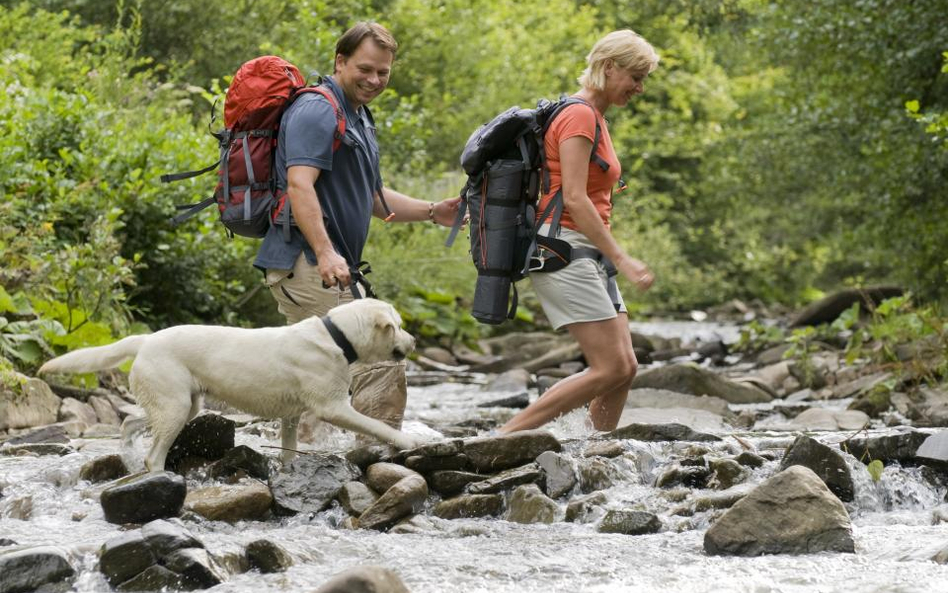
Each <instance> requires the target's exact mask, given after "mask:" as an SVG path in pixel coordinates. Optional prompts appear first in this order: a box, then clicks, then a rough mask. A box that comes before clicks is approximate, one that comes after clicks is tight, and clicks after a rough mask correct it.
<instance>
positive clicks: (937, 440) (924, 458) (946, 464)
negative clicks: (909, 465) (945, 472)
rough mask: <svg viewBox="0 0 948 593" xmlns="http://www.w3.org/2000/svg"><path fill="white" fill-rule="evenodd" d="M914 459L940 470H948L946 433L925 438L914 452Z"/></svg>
mask: <svg viewBox="0 0 948 593" xmlns="http://www.w3.org/2000/svg"><path fill="white" fill-rule="evenodd" d="M915 459H916V460H918V461H919V462H920V463H925V464H927V465H931V466H933V467H937V468H940V469H946V468H948V431H942V432H937V433H935V434H933V435H931V436H929V437H928V438H926V439H925V441H924V442H922V444H921V445H920V446H919V448H918V451H916V452H915Z"/></svg>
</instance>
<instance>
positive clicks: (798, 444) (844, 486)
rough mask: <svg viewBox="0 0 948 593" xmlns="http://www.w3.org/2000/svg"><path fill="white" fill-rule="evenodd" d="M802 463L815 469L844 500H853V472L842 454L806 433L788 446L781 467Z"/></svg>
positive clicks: (834, 492)
mask: <svg viewBox="0 0 948 593" xmlns="http://www.w3.org/2000/svg"><path fill="white" fill-rule="evenodd" d="M792 465H802V466H804V467H807V468H809V469H811V470H812V471H813V473H815V474H816V475H817V476H819V478H820V479H821V480H823V482H824V483H825V484H826V486H827V487H828V488H829V489H830V491H831V492H832V493H833V494H835V495H836V496H837V497H839V499H840V500H842V501H843V502H851V501H852V500H853V497H854V496H855V486H854V485H853V477H852V473H851V472H850V470H849V464H847V463H846V460H845V459H843V456H842V454H841V453H840V452H839V451H837V450H834V449H833V448H831V447H828V446H826V445H824V444H823V443H821V442H819V441H817V440H815V439H812V438H810V437H808V436H806V435H800V436H799V437H797V439H796V440H795V441H793V444H791V445H790V447H788V448H787V452H786V454H785V455H784V456H783V461H782V462H781V463H780V469H779V470H778V471H783V470H785V469H787V468H788V467H790V466H792Z"/></svg>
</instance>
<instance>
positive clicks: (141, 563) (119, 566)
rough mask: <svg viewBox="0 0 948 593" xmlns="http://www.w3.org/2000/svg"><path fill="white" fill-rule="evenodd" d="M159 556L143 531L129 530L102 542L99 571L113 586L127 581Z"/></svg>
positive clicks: (153, 562)
mask: <svg viewBox="0 0 948 593" xmlns="http://www.w3.org/2000/svg"><path fill="white" fill-rule="evenodd" d="M157 561H158V558H157V557H156V555H155V552H154V550H153V549H152V548H151V546H149V545H148V543H147V542H146V541H145V537H144V536H143V535H142V532H141V531H138V530H136V531H127V532H125V533H123V534H121V535H119V536H118V537H115V538H112V539H110V540H108V541H106V542H105V543H104V544H102V548H101V549H100V550H99V571H100V572H101V573H102V574H104V575H105V578H106V579H107V580H108V581H109V583H111V584H112V586H113V587H115V586H117V585H119V584H121V583H123V582H125V581H127V580H128V579H130V578H132V577H134V576H135V575H137V574H138V573H140V572H142V571H143V570H145V569H146V568H148V567H149V566H151V565H153V564H155V562H157Z"/></svg>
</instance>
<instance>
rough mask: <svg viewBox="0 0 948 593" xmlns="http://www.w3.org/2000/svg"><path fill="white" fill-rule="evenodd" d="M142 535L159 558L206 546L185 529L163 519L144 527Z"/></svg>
mask: <svg viewBox="0 0 948 593" xmlns="http://www.w3.org/2000/svg"><path fill="white" fill-rule="evenodd" d="M141 535H142V538H144V540H145V543H146V544H147V545H148V547H149V548H150V549H151V550H152V551H153V552H154V553H155V555H156V556H158V557H162V556H166V555H168V554H170V553H171V552H174V551H175V550H180V549H182V548H203V547H204V544H203V543H201V542H200V540H198V539H197V538H195V537H194V536H193V535H191V533H190V532H189V531H188V530H187V529H185V528H184V527H181V526H180V525H178V524H176V523H172V522H170V521H164V520H161V519H159V520H157V521H152V522H150V523H147V524H145V525H143V526H142V529H141Z"/></svg>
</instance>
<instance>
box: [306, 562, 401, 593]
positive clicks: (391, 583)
mask: <svg viewBox="0 0 948 593" xmlns="http://www.w3.org/2000/svg"><path fill="white" fill-rule="evenodd" d="M314 593H410V592H409V591H408V588H407V587H405V583H403V582H402V580H401V579H400V578H399V576H398V573H396V572H395V571H393V570H390V569H388V568H385V567H382V566H358V567H356V568H350V569H349V570H347V571H345V572H341V573H339V574H337V575H335V576H334V577H332V578H331V579H329V580H328V581H326V582H325V583H323V584H322V586H320V587H319V589H316V591H314Z"/></svg>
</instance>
